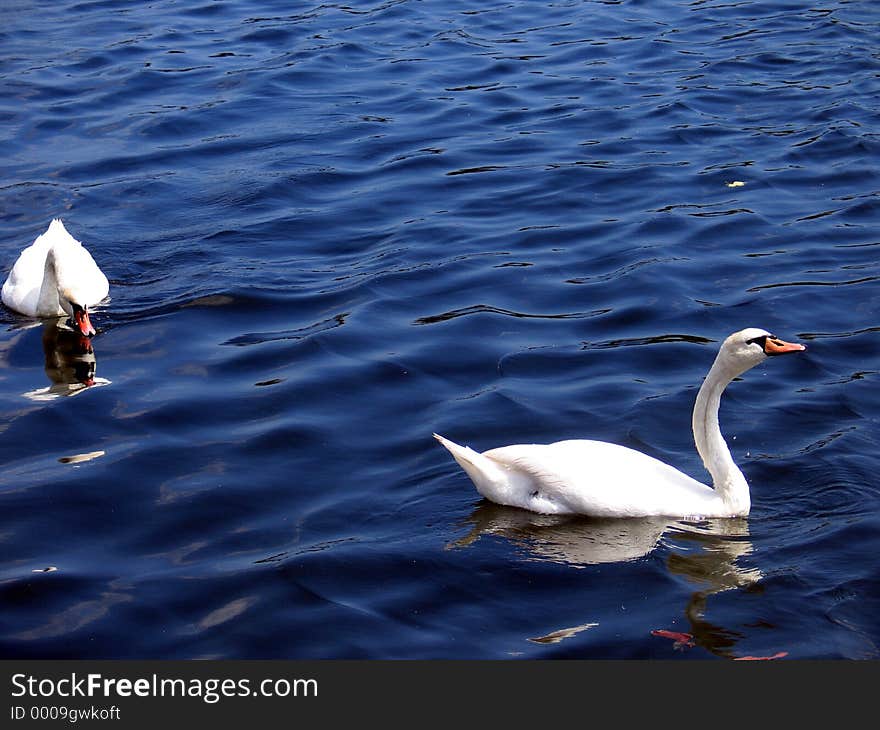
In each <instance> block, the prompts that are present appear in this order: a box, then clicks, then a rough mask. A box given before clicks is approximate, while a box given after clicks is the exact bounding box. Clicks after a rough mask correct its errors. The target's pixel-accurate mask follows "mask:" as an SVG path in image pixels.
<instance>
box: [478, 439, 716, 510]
mask: <svg viewBox="0 0 880 730" xmlns="http://www.w3.org/2000/svg"><path fill="white" fill-rule="evenodd" d="M485 456H486V457H488V458H489V459H491V460H492V461H494V462H495V463H497V464H498V465H499V466H500V467H502V468H504V469H506V470H507V471H508V472H509V473H511V472H513V473H515V474H516V478H515V479H513V480H512V481H515V482H516V483H519V484H522V485H524V486H523V487H522V489H523V491H525V490H526V489H527V490H529V494H528V495H527V496H528V497H529V498H530V499H531V500H533V502H534V504H531V505H525V504H524V505H522V506H524V507H526V508H527V509H536V511H542V512H556V513H563V512H575V513H580V514H590V515H596V516H607V517H637V516H645V515H651V514H671V515H676V514H678V515H685V514H693V515H697V514H707V513H708V512H709V511H710V508H712V507H713V503H714V502H715V501H716V500H717V495H715V493H714V491H713V490H712V489H710V488H709V487H707V486H705V485H704V484H701V483H700V482H698V481H696V480H695V479H692V478H691V477H689V476H687V475H686V474H684V473H682V472H680V471H678V470H677V469H675V468H673V467H671V466H669V465H668V464H664V463H663V462H662V461H659V460H658V459H655V458H653V457H651V456H648V455H647V454H643V453H641V452H640V451H635V450H633V449H629V448H627V447H625V446H620V445H618V444H612V443H606V442H604V441H587V440H575V441H560V442H558V443H555V444H548V445H539V444H522V445H517V446H505V447H502V448H499V449H492V450H491V451H487V452H485ZM538 507H543V509H540V510H538V509H537V508H538Z"/></svg>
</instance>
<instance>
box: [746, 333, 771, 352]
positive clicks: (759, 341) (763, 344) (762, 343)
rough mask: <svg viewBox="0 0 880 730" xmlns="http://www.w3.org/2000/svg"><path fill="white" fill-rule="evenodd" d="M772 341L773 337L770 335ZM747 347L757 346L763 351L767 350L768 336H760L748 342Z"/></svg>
mask: <svg viewBox="0 0 880 730" xmlns="http://www.w3.org/2000/svg"><path fill="white" fill-rule="evenodd" d="M770 339H771V340H772V339H774V338H773V335H770ZM746 344H747V345H757V346H758V347H760V348H761V349H762V350H766V349H767V335H760V336H759V337H752V339H750V340H746Z"/></svg>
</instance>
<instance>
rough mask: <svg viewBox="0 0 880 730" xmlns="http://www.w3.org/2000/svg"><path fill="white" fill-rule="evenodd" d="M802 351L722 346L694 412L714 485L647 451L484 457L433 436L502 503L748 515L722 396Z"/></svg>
mask: <svg viewBox="0 0 880 730" xmlns="http://www.w3.org/2000/svg"><path fill="white" fill-rule="evenodd" d="M803 349H805V348H804V346H803V345H797V344H791V343H787V342H783V341H781V340H778V339H776V338H775V337H773V336H772V335H770V334H769V333H768V332H766V331H764V330H761V329H755V328H749V329H745V330H742V331H741V332H736V333H734V334H732V335H731V336H730V337H728V338H727V339H726V340H725V341H724V343H723V344H722V346H721V349H720V350H719V352H718V356H717V357H716V359H715V362H714V364H713V365H712V368H711V370H710V371H709V374H708V375H707V376H706V379H705V381H704V382H703V385H702V387H701V388H700V391H699V393H698V394H697V400H696V403H695V404H694V413H693V431H694V441H695V443H696V446H697V451H698V452H699V453H700V456H701V457H702V459H703V464H704V465H705V467H706V469H707V470H708V471H709V473H710V474H711V475H712V483H713V487H714V488H713V487H709V486H707V485H705V484H702V483H701V482H698V481H697V480H696V479H693V478H691V477H689V476H688V475H687V474H684V473H682V472H680V471H679V470H678V469H675V468H674V467H671V466H669V465H668V464H664V463H663V462H662V461H659V460H658V459H655V458H653V457H651V456H648V455H647V454H643V453H641V452H640V451H635V450H633V449H629V448H627V447H625V446H619V445H617V444H611V443H606V442H604V441H587V440H572V441H559V442H557V443H554V444H547V445H543V444H520V445H516V446H503V447H501V448H497V449H492V450H490V451H486V452H483V453H478V452H476V451H474V450H472V449H470V448H468V447H466V446H460V445H458V444H456V443H454V442H452V441H449V440H448V439H445V438H443V437H442V436H438V435H437V434H434V436H435V437H436V438H437V440H438V441H440V443H441V444H443V446H445V447H446V448H447V449H448V450H449V452H450V453H451V454H452V456H453V457H454V458H455V460H456V461H457V462H458V463H459V465H460V466H461V467H462V468H463V469H464V470H465V472H467V474H468V476H469V477H470V478H471V481H473V483H474V485H475V486H476V488H477V491H478V492H479V493H480V494H481V495H483V496H484V497H486V498H487V499H489V500H491V501H493V502H497V503H498V504H503V505H508V506H511V507H520V508H522V509H527V510H531V511H532V512H541V513H544V514H584V515H593V516H597V517H648V516H656V515H664V516H670V517H691V518H697V517H742V516H745V515H747V514H748V513H749V509H750V507H751V499H750V496H749V485H748V483H747V482H746V479H745V477H744V476H743V474H742V472H741V471H740V470H739V468H738V467H737V466H736V464H735V463H734V461H733V458H732V457H731V455H730V450H729V449H728V448H727V443H726V442H725V441H724V438H723V436H722V435H721V429H720V427H719V425H718V408H719V405H720V401H721V394H722V392H723V391H724V388H725V387H727V385H728V384H729V383H730V381H731V380H733V379H734V378H735V377H737V376H738V375H741V374H742V373H744V372H745V371H746V370H748V369H749V368H751V367H754V366H755V365H757V364H758V363H759V362H761V361H762V360H764V358H765V357H767V355H777V354H783V353H786V352H798V351H800V350H803Z"/></svg>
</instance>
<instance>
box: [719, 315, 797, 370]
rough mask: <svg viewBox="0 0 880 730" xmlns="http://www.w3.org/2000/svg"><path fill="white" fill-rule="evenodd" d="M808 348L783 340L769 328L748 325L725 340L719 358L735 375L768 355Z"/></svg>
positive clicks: (783, 353)
mask: <svg viewBox="0 0 880 730" xmlns="http://www.w3.org/2000/svg"><path fill="white" fill-rule="evenodd" d="M806 349H807V348H806V346H804V345H801V344H799V343H796V342H786V341H785V340H781V339H779V338H778V337H776V336H775V335H772V334H770V333H769V332H767V330H762V329H759V328H757V327H748V328H747V329H744V330H740V331H739V332H734V333H733V334H732V335H730V337H728V338H727V339H726V340H724V344H722V345H721V349H720V350H719V352H718V359H719V360H722V361H723V362H724V363H725V365H726V366H727V367H728V368H729V369H730V371H731V372H733V373H734V375H739V374H741V373H744V372H745V371H746V370H748V369H749V368H753V367H755V365H757V364H758V363H760V362H763V361H764V360H765V359H766V358H767V357H772V356H775V355H786V354H788V353H792V352H801V351H803V350H806Z"/></svg>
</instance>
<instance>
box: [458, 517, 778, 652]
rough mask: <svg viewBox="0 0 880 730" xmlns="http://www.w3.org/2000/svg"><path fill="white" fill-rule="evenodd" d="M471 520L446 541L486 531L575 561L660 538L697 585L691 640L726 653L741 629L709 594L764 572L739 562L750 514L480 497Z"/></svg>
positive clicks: (643, 550)
mask: <svg viewBox="0 0 880 730" xmlns="http://www.w3.org/2000/svg"><path fill="white" fill-rule="evenodd" d="M466 522H467V523H468V524H469V525H470V526H471V529H470V531H469V532H468V533H467V534H466V535H465V536H464V537H462V538H460V539H458V540H456V541H454V542H452V543H449V544H448V545H447V548H449V549H456V548H465V547H469V546H471V545H472V544H474V543H475V542H476V541H477V540H479V539H480V537H482V536H483V535H497V536H501V537H504V538H507V539H509V540H511V541H512V542H514V543H515V544H516V545H518V546H520V547H522V548H523V549H525V550H526V551H527V553H528V555H529V557H530V558H532V559H533V560H543V561H550V562H556V563H564V564H567V565H571V566H572V567H577V568H582V567H585V566H588V565H597V564H607V563H617V562H626V561H631V560H637V559H639V558H642V557H645V556H646V555H649V554H650V553H651V552H652V551H653V550H654V549H655V548H656V547H657V546H658V545H659V544H660V543H661V540H662V543H663V545H664V546H665V547H666V548H668V551H669V555H668V557H667V559H666V567H667V569H668V570H669V572H670V573H672V574H674V575H678V576H682V577H684V578H685V579H686V580H687V581H688V582H690V583H693V584H694V585H695V587H696V588H697V590H696V591H695V592H694V593H693V594H692V596H691V598H690V599H689V600H688V603H687V605H686V606H685V609H684V614H685V617H686V618H687V620H688V621H689V623H690V627H691V631H690V635H691V636H692V642H693V644H695V645H699V646H702V647H703V648H705V649H706V650H708V651H710V652H712V653H714V654H718V655H721V656H732V653H731V648H732V647H733V646H734V645H735V644H736V642H737V640H738V638H739V637H738V636H737V635H736V634H734V633H732V632H730V631H727V630H725V629H722V628H720V627H717V626H714V625H713V624H711V623H709V622H708V621H706V620H705V619H704V618H703V612H704V610H705V607H706V601H707V598H708V597H709V596H711V595H713V594H715V593H720V592H722V591H728V590H732V589H737V588H747V587H749V586H751V585H753V584H756V583H757V582H758V581H759V580H761V578H762V577H763V575H762V573H761V571H760V570H758V569H757V568H745V567H743V566H741V565H739V564H738V561H739V559H740V558H742V557H744V556H746V555H748V554H749V553H751V551H752V543H751V542H750V540H749V525H748V520H747V519H745V518H734V519H731V518H724V519H714V520H704V521H701V522H696V523H695V522H684V521H680V520H676V519H671V518H657V517H649V518H641V519H595V518H586V517H581V516H573V515H540V514H535V513H532V512H527V511H525V510H520V509H515V508H511V507H502V506H500V505H496V504H493V503H491V502H488V501H483V502H481V503H480V504H479V505H478V506H477V507H476V509H474V511H473V512H472V513H471V515H470V516H469V518H468V519H467V520H466ZM597 625H598V624H596V623H595V622H591V621H586V622H585V623H583V624H580V625H578V626H572V627H566V628H562V629H556V630H553V631H551V632H549V633H547V634H545V635H544V636H541V637H538V638H533V639H530V640H531V641H533V642H537V643H541V644H555V643H558V642H560V641H562V640H564V639H567V638H569V637H571V636H574V635H576V634H578V633H580V632H582V631H584V630H587V629H591V628H594V627H596V626H597ZM650 628H654V627H648V629H646V633H647V631H648V630H649V629H650ZM682 636H684V634H682Z"/></svg>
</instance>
